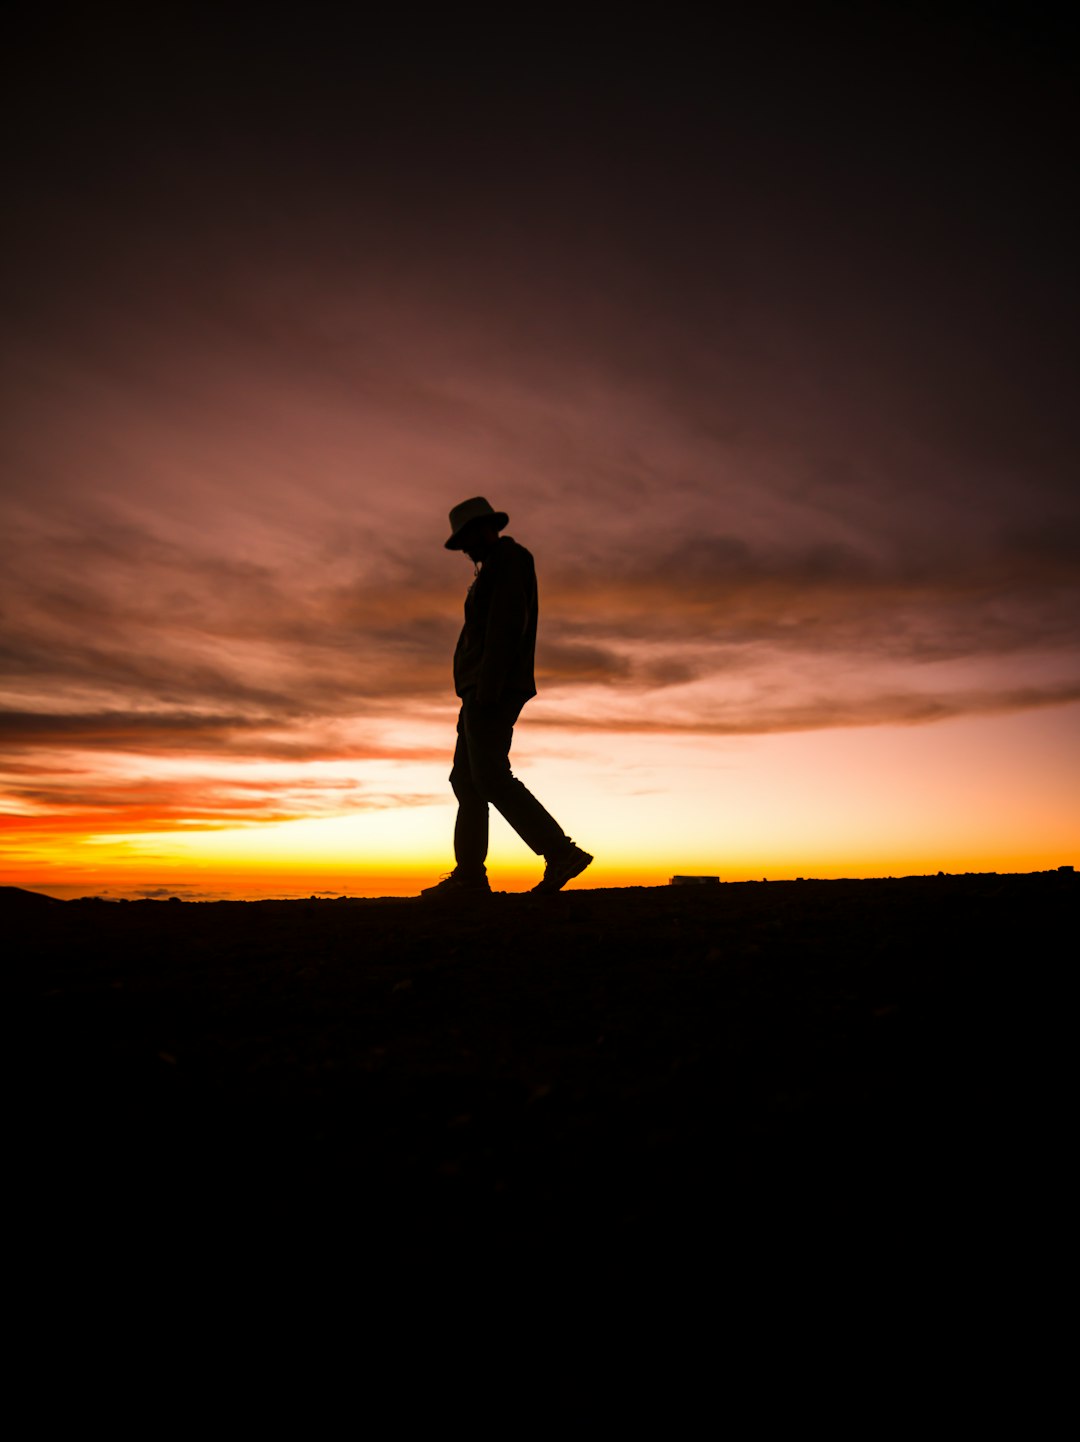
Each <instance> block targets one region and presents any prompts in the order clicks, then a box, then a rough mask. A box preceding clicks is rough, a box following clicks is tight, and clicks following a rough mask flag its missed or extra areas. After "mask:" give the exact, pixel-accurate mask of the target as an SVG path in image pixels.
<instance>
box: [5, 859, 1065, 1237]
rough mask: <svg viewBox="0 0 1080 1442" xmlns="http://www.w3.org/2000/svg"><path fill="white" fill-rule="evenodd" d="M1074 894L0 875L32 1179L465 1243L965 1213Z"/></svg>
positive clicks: (1021, 1084)
mask: <svg viewBox="0 0 1080 1442" xmlns="http://www.w3.org/2000/svg"><path fill="white" fill-rule="evenodd" d="M1078 894H1080V893H1078V889H1077V878H1076V877H1075V876H1074V875H1072V874H1067V873H1055V872H1048V873H1038V874H1034V875H1029V876H997V875H973V876H952V877H925V878H909V879H904V880H881V881H803V882H771V883H760V882H759V883H737V884H736V883H731V884H726V885H722V886H719V887H715V888H711V889H705V888H701V889H692V888H655V889H628V890H619V891H576V892H570V893H566V894H563V895H558V896H555V897H547V898H542V899H541V898H533V897H530V896H527V895H524V896H517V895H503V896H496V897H493V898H492V900H491V902H490V903H489V904H484V905H482V906H476V905H475V904H473V905H470V906H469V907H468V908H463V907H461V906H460V904H458V905H456V906H455V905H447V904H446V903H435V904H432V903H425V902H422V901H419V900H383V901H312V902H303V901H290V902H246V903H201V904H193V903H181V902H160V901H145V902H132V903H118V904H113V903H105V902H94V901H81V902H53V901H50V900H48V899H45V898H41V897H35V896H34V895H32V894H31V893H26V892H18V891H15V890H13V889H11V888H7V889H4V890H3V891H2V892H0V915H3V918H4V928H5V933H6V935H7V937H8V939H9V943H10V942H11V941H15V943H16V944H15V945H14V946H11V947H10V949H9V950H8V962H7V968H8V971H9V975H11V976H13V977H15V978H17V984H19V983H21V984H24V985H26V986H27V987H28V989H29V991H30V992H31V994H32V997H33V1001H32V1010H31V1016H32V1025H31V1027H30V1028H29V1029H28V1031H29V1041H30V1048H29V1060H28V1062H27V1066H26V1071H25V1073H24V1075H25V1076H27V1077H28V1079H29V1083H30V1087H29V1095H28V1106H27V1107H26V1108H24V1109H23V1110H24V1111H26V1112H28V1114H29V1115H30V1116H31V1118H32V1125H31V1132H32V1136H33V1139H34V1143H33V1156H32V1161H31V1164H30V1167H29V1169H28V1173H27V1175H28V1176H29V1177H30V1178H31V1179H32V1190H33V1194H34V1195H35V1196H36V1197H38V1199H39V1203H40V1205H41V1206H42V1207H43V1208H44V1209H45V1210H46V1212H48V1213H49V1214H50V1215H54V1216H55V1218H56V1225H58V1226H59V1225H63V1218H64V1217H65V1216H66V1215H70V1214H71V1213H72V1212H73V1211H75V1212H77V1213H78V1214H80V1215H84V1214H85V1207H84V1202H85V1200H86V1199H87V1198H88V1197H89V1198H96V1201H97V1204H98V1206H99V1208H100V1209H101V1210H103V1211H104V1212H107V1213H109V1214H111V1215H115V1214H116V1213H117V1212H118V1211H119V1212H120V1213H121V1214H122V1213H123V1212H124V1211H125V1210H130V1211H131V1212H132V1215H133V1216H134V1215H138V1216H141V1217H145V1216H146V1214H147V1210H148V1209H149V1210H151V1211H152V1210H154V1209H155V1208H157V1207H159V1206H160V1205H161V1204H162V1199H163V1198H169V1199H171V1205H172V1206H173V1208H174V1211H173V1215H174V1218H175V1216H180V1215H185V1216H191V1215H198V1216H200V1217H201V1218H202V1219H203V1222H204V1223H206V1219H207V1218H212V1217H213V1216H214V1215H215V1212H216V1211H217V1210H219V1209H225V1210H228V1209H230V1208H232V1209H237V1208H239V1209H243V1208H244V1207H257V1208H260V1209H263V1210H265V1209H270V1210H272V1211H274V1212H275V1213H276V1214H277V1215H278V1216H281V1215H283V1214H288V1213H290V1212H293V1213H294V1214H295V1215H297V1216H298V1217H299V1216H302V1217H304V1218H305V1219H306V1221H305V1225H307V1226H310V1225H311V1218H312V1217H313V1216H319V1217H322V1218H323V1219H324V1220H325V1221H326V1224H327V1225H328V1226H330V1225H334V1224H336V1223H337V1222H340V1220H341V1219H342V1218H343V1217H346V1218H347V1219H348V1222H349V1225H350V1227H351V1228H353V1229H354V1230H355V1232H356V1234H357V1235H360V1236H363V1235H366V1236H380V1235H383V1236H385V1235H387V1234H388V1233H389V1232H392V1234H393V1235H394V1236H395V1237H398V1238H401V1237H405V1238H408V1237H409V1236H416V1237H438V1236H445V1237H452V1238H453V1239H454V1241H455V1244H457V1245H471V1244H473V1243H476V1242H479V1241H484V1242H486V1241H491V1240H494V1241H502V1242H509V1243H511V1244H513V1243H515V1242H517V1241H520V1240H524V1239H529V1238H537V1237H543V1236H556V1235H559V1234H560V1233H565V1232H567V1231H568V1230H569V1231H573V1232H574V1233H575V1234H577V1235H579V1236H590V1235H591V1236H596V1237H601V1236H603V1237H607V1238H609V1239H610V1238H611V1237H616V1238H621V1239H624V1240H626V1241H628V1242H634V1241H635V1240H643V1239H650V1238H651V1239H652V1240H653V1241H654V1242H655V1241H657V1240H658V1239H663V1238H665V1237H673V1238H677V1237H683V1238H686V1237H694V1236H696V1235H704V1234H705V1233H706V1232H708V1233H710V1234H713V1233H715V1232H716V1228H717V1224H718V1223H720V1222H723V1221H725V1220H726V1221H728V1222H732V1221H734V1220H737V1219H738V1220H742V1221H745V1220H748V1219H753V1220H754V1221H755V1223H756V1224H757V1225H759V1226H760V1227H764V1228H766V1229H768V1227H769V1226H770V1225H776V1226H778V1227H787V1226H790V1225H791V1220H792V1218H795V1219H797V1220H798V1224H799V1225H801V1226H803V1227H806V1228H807V1229H809V1230H810V1231H811V1232H812V1231H813V1230H814V1228H815V1227H817V1226H819V1225H824V1224H826V1223H827V1224H828V1225H829V1226H835V1225H837V1224H838V1225H840V1226H841V1227H843V1226H844V1225H845V1219H846V1218H850V1219H852V1220H853V1221H854V1220H855V1219H861V1220H860V1225H863V1226H866V1225H867V1219H868V1218H876V1219H877V1224H878V1225H879V1227H880V1230H881V1233H882V1236H883V1238H884V1244H885V1245H886V1247H887V1245H888V1241H887V1239H888V1235H889V1232H890V1229H894V1228H896V1227H897V1226H909V1225H912V1224H914V1221H915V1219H919V1220H918V1225H922V1226H931V1227H932V1226H936V1225H940V1226H951V1225H958V1226H963V1218H964V1216H965V1214H967V1213H968V1212H969V1211H970V1210H971V1209H978V1208H979V1207H981V1206H982V1205H983V1203H984V1199H985V1198H986V1197H987V1196H989V1195H992V1194H993V1193H994V1192H995V1189H996V1188H997V1186H998V1182H999V1180H1000V1177H999V1174H1000V1173H1001V1172H1002V1170H1003V1169H1006V1170H1011V1169H1012V1168H1013V1167H1014V1166H1015V1164H1016V1160H1015V1159H1016V1155H1017V1148H1022V1146H1023V1138H1024V1136H1025V1133H1026V1131H1027V1129H1028V1123H1029V1119H1028V1117H1027V1115H1026V1111H1027V1108H1028V1106H1029V1104H1030V1086H1029V1082H1030V1077H1029V1076H1027V1075H1023V1074H1021V1067H1022V1065H1023V1066H1026V1063H1022V1062H1021V1058H1024V1057H1028V1056H1030V1054H1031V1052H1032V1050H1033V1039H1034V1038H1035V1037H1037V1036H1038V1035H1039V1034H1040V1027H1041V1026H1042V1024H1043V1022H1042V1018H1043V1016H1044V1014H1045V1012H1046V1010H1047V1008H1048V1006H1049V1007H1052V998H1053V996H1054V995H1055V994H1056V993H1057V990H1058V987H1059V982H1058V981H1056V980H1055V978H1056V977H1058V975H1059V971H1060V965H1059V962H1060V956H1061V951H1062V947H1063V945H1064V942H1063V938H1065V937H1067V936H1069V935H1070V934H1071V933H1072V932H1073V930H1074V921H1075V905H1076V899H1077V896H1078ZM20 1033H21V1029H20ZM21 1039H22V1037H21V1034H20V1037H19V1038H17V1040H21ZM770 1219H771V1220H770ZM946 1219H951V1221H947V1220H946Z"/></svg>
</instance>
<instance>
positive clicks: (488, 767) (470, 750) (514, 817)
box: [451, 696, 572, 865]
mask: <svg viewBox="0 0 1080 1442" xmlns="http://www.w3.org/2000/svg"><path fill="white" fill-rule="evenodd" d="M524 704H525V699H524V698H521V697H510V698H507V699H506V700H503V701H500V702H499V703H498V705H496V706H491V707H481V706H477V705H476V704H475V701H474V700H473V698H472V697H471V696H469V697H466V699H465V701H464V702H463V703H462V707H461V718H460V720H459V721H458V730H459V741H458V747H459V751H460V750H461V749H462V739H461V738H464V751H465V753H466V755H467V758H468V764H469V769H470V778H471V782H472V794H474V795H475V796H476V797H477V798H478V799H480V800H481V801H482V803H483V808H484V833H483V834H484V853H483V854H484V856H486V855H487V814H488V813H487V803H488V802H489V801H490V802H491V804H492V806H494V807H495V809H496V810H497V811H498V812H499V813H500V814H501V815H502V816H504V817H505V818H506V820H507V821H508V822H509V823H510V825H511V826H512V827H513V828H514V830H515V831H516V832H517V834H518V835H519V836H520V837H521V839H522V841H524V842H525V844H526V846H530V847H531V848H532V849H533V851H535V852H536V854H537V855H538V856H552V855H556V854H558V853H559V852H561V851H564V850H565V849H566V848H567V847H568V846H570V845H571V844H572V843H571V842H570V838H569V837H568V836H567V835H566V833H565V832H564V831H563V829H562V827H561V826H560V825H559V823H558V822H557V821H556V820H555V818H554V817H553V816H552V815H551V814H550V813H549V812H547V811H545V810H544V808H543V807H542V806H541V805H540V803H539V801H537V799H536V797H535V796H534V795H533V794H532V792H531V791H530V790H529V789H528V788H527V787H526V786H523V785H522V783H521V782H520V781H519V780H518V779H517V777H516V776H514V774H513V773H512V772H511V770H510V743H511V741H512V740H513V737H514V722H515V721H516V720H517V718H518V715H519V713H520V711H521V708H522V706H523V705H524ZM457 761H458V758H457V756H455V759H454V771H455V772H456V771H457V770H458V764H457ZM451 781H452V782H453V777H451ZM454 792H455V794H456V795H457V797H458V828H462V827H463V824H464V827H465V829H467V830H468V831H469V832H470V834H471V831H472V829H473V828H474V827H475V826H476V822H475V820H474V819H473V818H474V811H473V809H472V807H471V805H470V809H469V811H468V820H467V821H465V822H464V823H463V814H464V807H463V805H462V794H463V793H464V794H469V793H468V792H467V790H466V788H465V787H462V791H460V792H459V791H458V786H457V785H454ZM454 839H455V846H456V844H457V832H456V831H455V838H454ZM458 864H459V865H460V864H461V854H460V852H459V853H458Z"/></svg>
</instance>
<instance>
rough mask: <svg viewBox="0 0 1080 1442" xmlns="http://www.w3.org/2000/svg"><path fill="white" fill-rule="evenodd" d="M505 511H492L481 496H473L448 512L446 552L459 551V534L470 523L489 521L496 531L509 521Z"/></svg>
mask: <svg viewBox="0 0 1080 1442" xmlns="http://www.w3.org/2000/svg"><path fill="white" fill-rule="evenodd" d="M509 519H510V517H509V516H508V515H507V514H506V512H505V511H493V510H492V508H491V506H490V505H489V504H488V502H487V501H485V500H484V498H483V496H473V498H472V500H471V501H462V503H461V505H460V506H455V507H454V509H453V510H452V511H451V512H450V539H449V540H448V541H447V542H446V549H447V550H448V551H460V550H461V533H462V531H464V529H465V527H466V526H467V525H468V524H469V522H470V521H484V520H486V521H490V522H491V524H492V525H493V526H494V527H495V529H496V530H497V531H501V530H502V528H503V527H504V526H505V525H506V523H507V522H508V521H509Z"/></svg>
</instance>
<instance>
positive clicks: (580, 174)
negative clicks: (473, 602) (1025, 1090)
mask: <svg viewBox="0 0 1080 1442" xmlns="http://www.w3.org/2000/svg"><path fill="white" fill-rule="evenodd" d="M809 8H811V9H812V10H813V14H812V15H811V16H809V17H807V16H806V15H805V14H804V15H803V17H802V18H800V19H796V20H794V21H792V20H788V19H785V17H784V15H783V13H782V12H780V11H777V10H772V11H770V12H769V14H768V16H766V17H764V18H762V19H760V20H758V21H754V22H749V21H743V22H740V23H739V24H733V23H727V22H724V21H722V20H716V19H713V20H712V21H709V22H705V21H701V20H698V21H694V22H691V21H689V20H687V19H685V18H684V19H682V20H677V19H676V18H675V16H674V13H673V14H672V15H671V16H669V17H668V18H665V19H662V20H661V19H654V20H653V21H652V22H650V24H651V26H652V28H649V26H647V25H646V22H644V21H641V22H633V23H636V24H638V25H639V27H640V28H639V29H637V30H633V29H627V26H628V25H629V24H631V22H628V21H627V20H626V19H625V17H621V18H619V19H618V21H617V28H613V26H615V24H616V22H613V23H612V25H602V24H601V23H600V22H596V23H595V25H593V26H592V27H589V26H587V25H584V24H583V22H582V21H581V18H580V16H578V18H577V19H576V20H573V21H571V19H570V18H569V17H568V16H561V15H560V14H559V13H558V12H555V11H550V12H536V14H535V15H533V17H532V19H531V20H530V19H529V18H528V17H527V16H525V17H521V16H519V17H517V19H516V20H515V21H514V26H513V28H506V29H498V28H492V27H490V26H489V27H487V28H481V29H477V30H476V31H475V32H471V31H469V30H468V28H457V26H456V22H455V25H454V26H453V27H451V26H450V25H449V23H447V22H443V27H444V28H443V29H442V30H440V31H432V30H430V29H426V28H424V26H422V25H421V23H420V20H419V19H417V21H416V24H415V26H414V27H413V28H412V29H408V28H406V27H402V28H401V29H400V30H398V31H396V32H391V31H390V29H389V28H387V27H384V28H383V29H381V30H379V29H378V28H376V27H374V26H372V25H370V24H365V26H364V27H363V28H359V25H358V22H357V21H356V20H353V21H352V22H351V23H349V22H348V21H347V20H345V19H343V18H342V17H343V15H344V13H345V12H344V10H343V9H341V8H339V7H327V8H323V7H319V6H304V7H302V8H301V7H295V8H291V7H276V8H275V7H267V8H266V9H265V11H264V12H263V14H264V18H263V21H262V28H261V29H260V30H259V31H258V32H257V33H256V32H254V31H252V30H251V28H250V25H249V22H248V21H247V20H246V19H244V21H243V22H242V23H241V21H240V19H239V18H238V19H237V20H236V21H235V22H228V21H222V20H221V18H220V17H219V16H215V15H214V14H213V13H212V12H206V13H204V12H200V11H198V10H196V9H194V8H192V7H178V8H175V9H170V8H169V7H162V8H161V9H158V8H155V10H154V15H153V17H149V18H148V17H143V18H142V19H140V20H136V19H134V18H132V17H131V16H128V15H125V14H124V13H123V12H122V11H121V10H114V11H106V10H102V9H93V10H91V9H90V8H89V7H83V8H82V9H78V8H67V9H65V8H63V7H61V8H59V9H56V8H54V9H51V10H49V12H48V14H42V13H41V10H40V7H38V8H37V9H27V10H26V11H25V12H23V11H21V10H19V9H18V7H17V14H18V15H19V17H20V18H18V19H17V22H16V26H15V34H14V43H13V49H12V54H13V57H14V58H13V59H12V61H11V73H12V76H13V83H12V85H11V89H10V93H9V96H8V99H7V101H6V105H7V107H8V108H9V110H11V111H13V115H10V116H9V123H8V125H7V127H6V129H7V133H8V135H9V136H10V137H13V140H12V141H11V142H9V155H8V164H7V167H6V173H7V175H8V177H9V179H8V186H7V190H8V194H7V199H8V206H7V211H8V219H7V221H6V229H7V238H8V242H9V244H8V252H9V263H8V265H7V267H6V270H5V281H4V286H5V317H6V319H5V327H4V344H3V393H4V416H5V424H4V433H3V452H2V498H0V534H2V544H3V549H4V560H3V578H2V594H0V607H2V610H0V625H2V638H0V653H2V657H3V662H2V664H3V689H2V697H0V737H2V743H0V744H2V751H0V828H2V835H0V881H5V882H9V883H14V884H19V885H25V886H36V887H39V888H40V889H46V890H51V891H53V892H55V893H56V894H73V893H74V894H83V893H84V892H86V891H88V890H90V891H99V892H102V893H107V894H109V895H136V894H155V893H173V892H175V893H177V894H181V895H190V896H198V895H205V896H210V895H232V894H236V895H246V894H262V893H269V892H273V893H275V894H278V893H281V892H283V891H289V892H296V891H302V892H303V893H304V894H307V893H308V892H310V891H318V890H329V891H335V892H336V891H339V890H342V891H343V890H347V891H349V892H350V893H352V894H364V893H365V892H371V891H376V892H378V891H393V890H402V889H404V890H409V889H415V886H416V881H417V878H418V877H421V876H426V877H431V876H433V875H436V874H437V873H438V871H440V870H445V869H446V868H447V867H448V866H449V864H450V859H449V834H450V828H451V825H452V816H453V812H452V805H451V800H450V798H449V792H448V786H447V782H446V776H447V772H448V769H449V759H450V752H451V750H452V741H453V734H452V733H453V720H454V715H455V703H454V698H453V695H452V686H451V681H450V656H451V653H452V650H453V644H454V640H455V637H456V633H457V630H458V627H459V625H460V614H461V604H462V600H463V596H464V591H465V588H466V586H467V584H468V582H469V580H470V574H471V573H470V567H469V565H468V563H467V562H465V561H464V560H463V559H462V558H461V557H460V556H455V555H451V554H449V553H447V552H445V551H444V550H443V549H442V542H443V540H444V539H445V536H446V534H447V512H448V511H449V509H450V507H451V506H452V505H454V504H455V503H456V502H458V501H460V500H462V499H464V498H465V497H467V496H471V495H474V494H477V493H480V494H484V495H486V496H487V497H488V498H489V499H490V500H491V501H492V502H493V504H495V505H496V506H497V507H499V508H501V509H505V510H507V511H508V512H509V513H510V516H511V523H510V526H509V528H508V529H509V534H511V535H513V536H514V537H515V538H516V539H517V540H519V541H521V542H522V543H523V544H525V545H527V546H528V547H529V548H530V550H532V551H533V553H534V555H535V557H536V560H537V567H538V572H539V577H540V588H541V624H540V648H539V653H538V662H539V673H538V684H539V686H540V695H539V697H538V698H537V699H536V700H535V701H534V702H532V703H531V704H530V706H529V707H528V708H527V710H526V712H525V714H524V716H523V718H522V724H521V727H520V729H519V733H518V737H517V739H516V741H515V750H514V757H515V766H516V768H517V769H518V771H519V773H520V774H521V775H522V777H523V779H525V780H526V782H527V784H529V785H530V786H533V787H534V788H535V789H536V791H537V793H538V794H539V795H540V797H541V799H542V800H544V802H545V804H547V805H549V806H550V808H551V809H552V810H553V811H554V812H555V814H556V815H557V816H558V817H559V819H560V821H561V822H562V823H563V825H564V826H565V827H566V829H567V830H568V831H569V832H570V833H571V834H572V835H573V836H574V837H575V839H576V840H578V841H579V842H580V843H581V844H582V845H585V846H587V847H588V849H589V850H592V851H594V852H595V853H596V855H597V864H596V866H595V867H594V868H593V869H592V870H591V871H590V872H589V873H588V876H587V877H583V878H582V880H581V882H579V883H578V884H579V885H581V884H586V883H588V884H604V883H605V882H606V883H608V884H610V883H612V882H618V881H622V882H626V881H630V880H662V879H664V878H665V877H666V876H667V875H669V874H670V873H671V872H672V871H673V870H693V871H702V872H707V873H710V874H720V875H723V876H725V877H730V878H738V877H742V876H759V875H771V876H782V875H802V874H805V875H836V874H846V875H860V874H863V875H866V874H903V873H905V872H910V871H925V870H937V869H938V868H939V867H940V868H943V869H946V870H966V869H971V870H976V869H979V870H987V869H999V870H1014V869H1032V868H1036V867H1042V866H1050V865H1057V864H1059V863H1064V862H1074V861H1076V860H1077V856H1076V852H1077V850H1078V846H1077V842H1078V840H1080V746H1078V738H1080V654H1078V652H1080V647H1078V627H1077V618H1078V616H1080V606H1078V601H1080V487H1078V484H1077V455H1078V444H1077V442H1078V428H1080V420H1078V415H1080V411H1078V407H1077V405H1076V395H1077V393H1078V387H1077V370H1078V367H1077V364H1076V337H1077V334H1078V331H1077V319H1078V317H1077V295H1076V280H1075V263H1074V257H1075V254H1077V253H1080V236H1078V235H1077V234H1076V230H1077V226H1076V222H1075V218H1074V216H1073V214H1072V207H1071V198H1072V197H1071V191H1072V189H1073V183H1072V181H1071V180H1070V179H1069V177H1071V176H1072V175H1073V174H1074V173H1075V170H1076V159H1077V158H1076V155H1075V149H1074V146H1073V143H1072V137H1073V135H1074V134H1075V124H1074V107H1075V102H1074V100H1073V94H1074V87H1073V77H1072V75H1071V74H1070V69H1069V66H1068V63H1067V56H1068V51H1067V50H1066V49H1065V46H1064V42H1063V36H1062V35H1061V34H1060V33H1058V32H1056V31H1055V30H1054V28H1053V23H1052V21H1051V20H1050V19H1049V18H1048V17H1049V14H1050V12H1046V14H1043V13H1042V12H1040V11H1039V10H1038V8H1037V7H1036V8H1034V9H1032V8H1030V7H1029V8H1026V9H1025V10H1024V11H1023V15H1022V16H1020V13H1019V11H1016V12H1013V11H1012V10H1011V9H1006V8H1004V7H988V8H987V11H986V14H985V16H984V18H983V20H982V21H981V22H980V25H979V26H978V27H977V28H971V27H961V26H959V25H956V26H953V25H950V24H948V23H946V22H944V21H942V20H941V19H940V18H937V17H936V14H935V11H934V9H933V8H932V7H923V6H902V7H901V6H895V7H890V6H887V5H883V6H878V7H873V15H874V18H873V20H872V21H870V20H862V21H860V22H858V23H855V22H853V21H852V19H851V17H850V14H848V12H846V11H845V10H844V9H842V8H840V7H837V8H833V7H829V6H821V7H809ZM238 14H239V12H238ZM1018 17H1019V18H1018ZM492 872H493V876H494V878H495V881H496V884H497V885H498V884H505V885H507V886H518V885H524V884H527V883H529V882H531V881H532V880H535V879H536V875H535V874H536V872H537V864H536V862H535V860H534V859H533V858H531V856H530V853H528V852H527V850H526V849H525V848H524V847H523V846H522V845H521V844H520V843H519V842H518V841H517V838H516V837H514V836H513V835H512V834H511V833H510V832H509V831H508V829H507V828H505V827H504V826H502V824H501V823H498V822H497V823H496V825H495V827H494V828H493V856H492Z"/></svg>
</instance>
